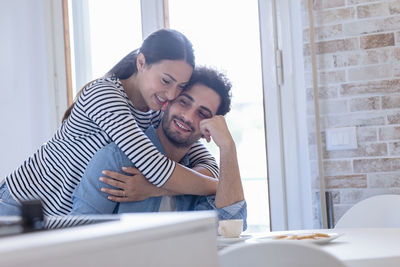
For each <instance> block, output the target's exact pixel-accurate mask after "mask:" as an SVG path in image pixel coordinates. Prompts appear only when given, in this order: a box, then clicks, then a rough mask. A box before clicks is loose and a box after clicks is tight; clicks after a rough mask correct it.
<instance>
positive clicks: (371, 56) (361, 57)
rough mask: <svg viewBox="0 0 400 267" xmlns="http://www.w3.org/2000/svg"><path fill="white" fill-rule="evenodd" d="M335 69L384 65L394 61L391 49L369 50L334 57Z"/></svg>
mask: <svg viewBox="0 0 400 267" xmlns="http://www.w3.org/2000/svg"><path fill="white" fill-rule="evenodd" d="M332 58H333V66H334V67H339V68H340V67H348V66H357V65H369V64H383V63H388V62H390V61H391V60H392V52H391V48H387V49H382V48H381V49H368V50H360V51H352V52H344V53H337V54H333V55H332Z"/></svg>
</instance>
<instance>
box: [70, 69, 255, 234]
mask: <svg viewBox="0 0 400 267" xmlns="http://www.w3.org/2000/svg"><path fill="white" fill-rule="evenodd" d="M230 88H231V85H230V83H229V81H228V80H227V79H226V78H225V76H223V75H222V74H220V73H217V72H216V71H214V70H212V69H209V68H198V69H196V70H195V71H194V72H193V75H192V78H191V80H190V81H189V84H188V86H187V88H186V89H185V90H184V91H183V92H182V93H181V94H180V95H179V96H178V97H177V98H176V99H175V100H173V101H172V102H171V103H169V104H168V106H167V107H166V109H165V114H164V116H163V119H162V122H161V124H160V126H159V127H158V128H157V129H154V128H153V127H150V128H149V129H148V130H147V131H146V134H147V136H148V137H149V139H150V140H151V141H152V142H153V143H154V144H155V146H156V147H157V148H158V149H159V150H160V151H161V152H162V153H164V154H165V155H167V156H168V157H169V158H170V159H172V160H174V161H176V162H180V163H182V164H183V165H185V166H187V167H189V168H190V167H191V166H188V162H189V160H188V157H187V155H186V154H187V152H188V151H189V149H190V148H191V146H192V145H193V144H194V143H195V142H196V141H197V140H199V139H200V138H201V137H204V138H206V139H207V141H210V140H211V139H212V140H214V142H215V143H216V145H217V146H218V148H219V152H220V175H219V183H218V186H217V190H216V194H215V195H211V196H194V195H179V193H176V192H170V191H167V190H165V189H163V188H158V187H156V186H154V185H152V184H151V183H150V182H148V181H147V180H146V179H145V178H144V177H143V176H142V175H141V174H140V173H139V172H138V171H135V169H132V168H124V167H134V166H132V164H131V163H130V162H131V161H130V160H129V159H128V158H127V157H126V156H125V154H124V153H123V152H122V150H120V149H119V148H118V147H117V146H116V145H115V144H114V143H111V144H109V145H107V146H106V147H104V148H103V149H101V150H99V151H98V152H97V153H96V154H95V155H94V156H93V158H92V160H91V162H90V163H89V165H88V167H87V169H86V171H85V174H84V176H83V179H82V180H81V182H80V184H78V186H77V188H76V189H75V191H74V193H73V209H72V213H71V214H74V215H76V214H112V213H128V212H156V211H194V210H212V209H214V210H216V211H217V212H218V217H219V219H221V220H222V219H243V220H244V225H246V216H247V207H246V202H245V200H244V194H243V188H242V183H241V179H240V173H239V166H238V162H237V155H236V146H235V143H234V141H233V138H232V136H231V134H230V132H229V129H228V127H227V125H226V122H225V118H224V117H223V115H225V114H226V113H227V112H228V111H229V109H230ZM148 164H151V162H149V163H148ZM104 169H106V170H110V171H112V172H110V171H108V172H106V174H108V176H110V177H113V178H114V179H110V178H105V177H101V176H102V175H101V174H102V173H101V170H104ZM121 169H123V170H124V171H125V172H126V173H127V174H129V173H130V174H134V176H127V175H124V174H119V173H118V172H120V171H121ZM99 177H101V178H100V180H99ZM103 182H105V183H107V184H108V185H106V184H105V183H103ZM132 182H134V186H133V187H132V186H131V187H129V185H132ZM131 188H132V189H133V190H136V191H137V192H138V196H137V198H135V199H125V198H124V196H125V190H127V189H130V190H131ZM107 193H111V194H113V195H114V198H113V197H109V196H108V194H107ZM115 196H119V197H117V198H115ZM111 200H117V201H120V202H115V201H111ZM132 200H135V201H132ZM245 227H246V226H245Z"/></svg>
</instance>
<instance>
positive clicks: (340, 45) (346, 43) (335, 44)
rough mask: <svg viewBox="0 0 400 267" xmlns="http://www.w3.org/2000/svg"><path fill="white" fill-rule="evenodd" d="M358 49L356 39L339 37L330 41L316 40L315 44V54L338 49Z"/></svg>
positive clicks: (332, 51)
mask: <svg viewBox="0 0 400 267" xmlns="http://www.w3.org/2000/svg"><path fill="white" fill-rule="evenodd" d="M356 49H358V39H357V38H349V39H339V40H332V41H323V42H318V43H316V45H315V50H316V51H315V53H316V54H324V53H334V52H338V51H351V50H356Z"/></svg>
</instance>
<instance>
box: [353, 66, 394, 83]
mask: <svg viewBox="0 0 400 267" xmlns="http://www.w3.org/2000/svg"><path fill="white" fill-rule="evenodd" d="M348 76H349V81H365V80H372V79H383V78H391V77H392V64H385V65H378V66H367V67H359V68H351V69H348Z"/></svg>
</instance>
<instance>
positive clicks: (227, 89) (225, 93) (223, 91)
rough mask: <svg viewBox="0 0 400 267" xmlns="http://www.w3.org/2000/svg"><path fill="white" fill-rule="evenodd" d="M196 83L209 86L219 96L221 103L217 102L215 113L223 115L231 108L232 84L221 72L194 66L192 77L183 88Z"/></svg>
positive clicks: (188, 87)
mask: <svg viewBox="0 0 400 267" xmlns="http://www.w3.org/2000/svg"><path fill="white" fill-rule="evenodd" d="M197 83H200V84H202V85H205V86H207V87H210V88H211V89H213V90H214V91H215V92H216V93H217V94H218V95H219V96H220V98H221V103H220V104H219V107H218V110H217V113H216V115H225V114H226V113H228V112H229V111H230V110H231V98H232V94H231V88H232V84H231V82H230V81H229V79H228V78H227V77H226V76H225V75H224V74H223V73H221V72H218V71H217V70H215V69H212V68H210V67H205V66H199V67H196V68H195V69H194V71H193V74H192V77H191V78H190V80H189V82H188V83H187V85H186V86H185V90H188V89H190V88H191V87H192V86H193V85H195V84H197Z"/></svg>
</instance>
